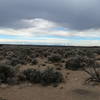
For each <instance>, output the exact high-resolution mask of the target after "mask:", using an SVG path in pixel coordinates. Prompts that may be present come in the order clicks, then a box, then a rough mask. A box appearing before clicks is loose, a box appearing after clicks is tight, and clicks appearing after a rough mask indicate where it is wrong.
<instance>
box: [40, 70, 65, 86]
mask: <svg viewBox="0 0 100 100" xmlns="http://www.w3.org/2000/svg"><path fill="white" fill-rule="evenodd" d="M62 81H63V75H62V74H61V73H60V72H58V71H56V70H54V69H53V68H48V69H46V70H44V71H43V72H42V74H41V84H42V85H51V84H53V85H58V84H59V83H61V82H62Z"/></svg>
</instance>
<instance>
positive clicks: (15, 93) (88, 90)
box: [0, 70, 100, 100]
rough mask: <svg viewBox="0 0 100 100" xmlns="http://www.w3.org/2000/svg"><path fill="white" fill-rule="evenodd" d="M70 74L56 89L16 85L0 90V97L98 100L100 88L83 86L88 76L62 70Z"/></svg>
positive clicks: (16, 99)
mask: <svg viewBox="0 0 100 100" xmlns="http://www.w3.org/2000/svg"><path fill="white" fill-rule="evenodd" d="M62 72H63V73H64V74H66V75H67V74H68V73H70V74H69V75H67V76H68V78H66V79H65V80H66V82H65V83H63V84H61V85H59V86H58V87H52V86H48V87H43V86H41V85H28V86H27V85H25V84H22V85H18V86H8V87H2V88H0V97H3V98H5V99H7V100H100V86H99V85H96V86H92V85H86V84H84V80H85V79H86V78H87V77H88V75H87V74H86V73H84V72H82V71H69V70H66V71H65V70H62Z"/></svg>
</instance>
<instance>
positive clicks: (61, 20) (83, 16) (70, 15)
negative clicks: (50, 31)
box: [0, 0, 100, 30]
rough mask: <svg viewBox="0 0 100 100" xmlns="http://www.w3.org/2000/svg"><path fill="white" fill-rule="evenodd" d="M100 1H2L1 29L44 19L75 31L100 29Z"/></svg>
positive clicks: (0, 6)
mask: <svg viewBox="0 0 100 100" xmlns="http://www.w3.org/2000/svg"><path fill="white" fill-rule="evenodd" d="M99 4H100V1H99V0H0V27H17V26H16V23H17V22H18V21H19V20H21V19H34V18H44V19H47V20H51V21H54V22H56V23H58V24H61V25H63V26H65V27H68V28H70V29H74V30H86V29H90V28H93V29H95V28H100V11H99V10H100V6H99Z"/></svg>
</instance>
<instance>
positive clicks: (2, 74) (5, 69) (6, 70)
mask: <svg viewBox="0 0 100 100" xmlns="http://www.w3.org/2000/svg"><path fill="white" fill-rule="evenodd" d="M14 76H15V70H14V69H13V68H12V66H8V65H6V64H0V82H1V83H7V82H8V80H9V79H12V78H13V77H14Z"/></svg>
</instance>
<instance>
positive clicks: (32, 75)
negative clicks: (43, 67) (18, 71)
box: [23, 68, 41, 83]
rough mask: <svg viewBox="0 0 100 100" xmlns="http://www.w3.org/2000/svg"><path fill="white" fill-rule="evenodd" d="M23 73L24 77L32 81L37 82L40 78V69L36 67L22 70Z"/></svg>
mask: <svg viewBox="0 0 100 100" xmlns="http://www.w3.org/2000/svg"><path fill="white" fill-rule="evenodd" d="M23 74H24V75H25V79H26V80H27V81H29V82H32V83H39V82H40V80H41V73H40V71H38V70H36V69H32V68H30V69H27V70H24V71H23Z"/></svg>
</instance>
